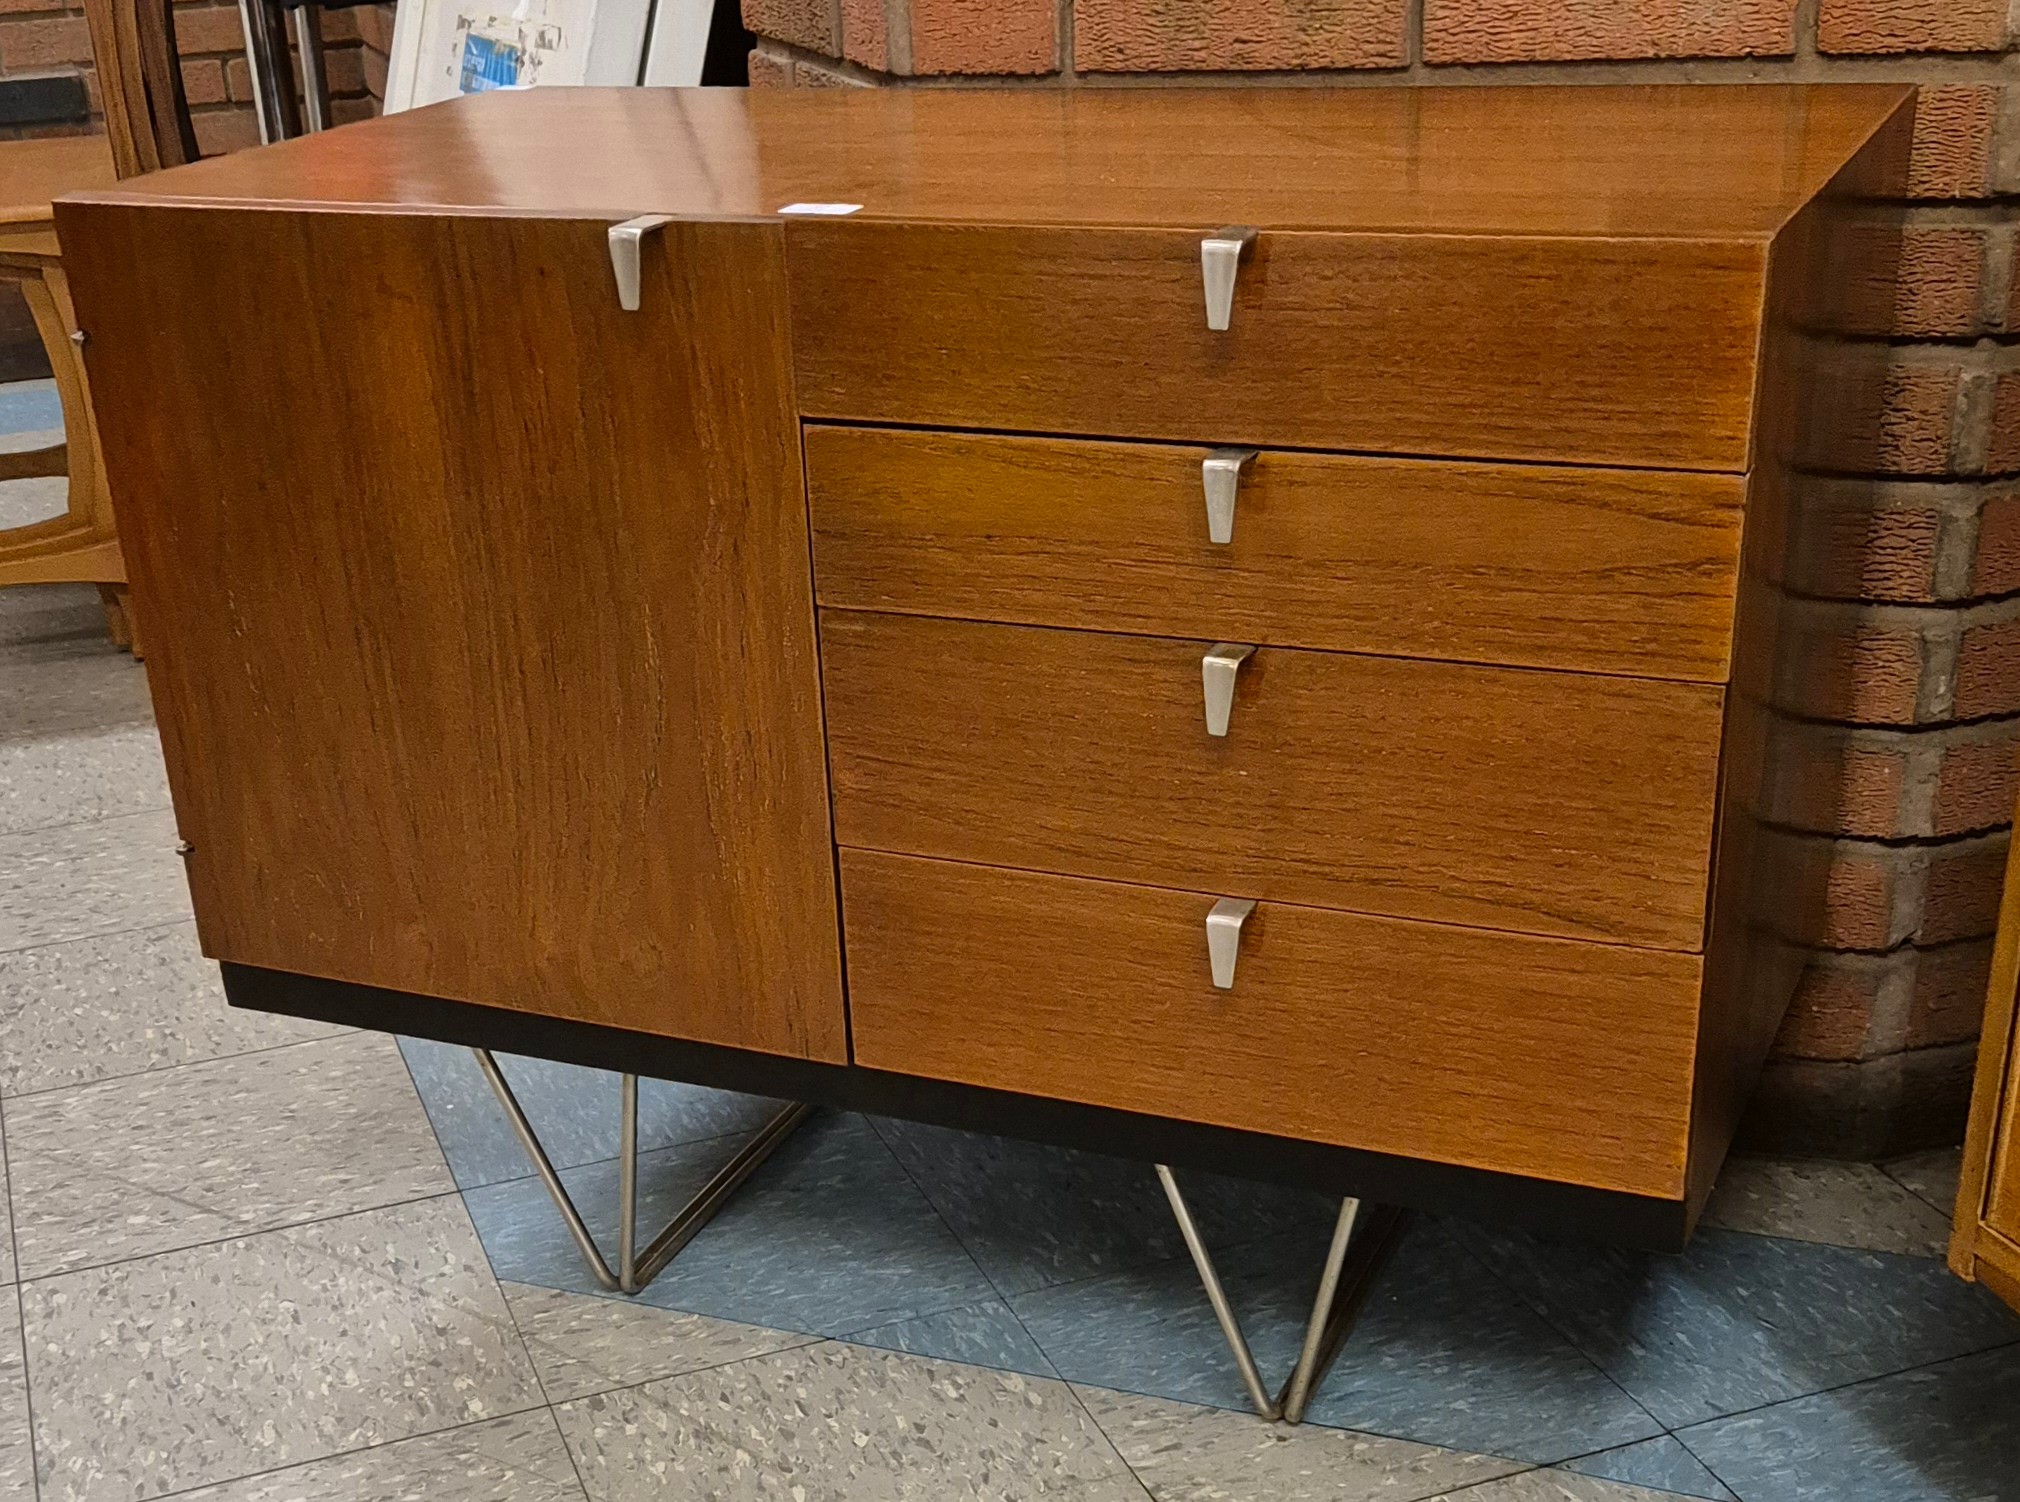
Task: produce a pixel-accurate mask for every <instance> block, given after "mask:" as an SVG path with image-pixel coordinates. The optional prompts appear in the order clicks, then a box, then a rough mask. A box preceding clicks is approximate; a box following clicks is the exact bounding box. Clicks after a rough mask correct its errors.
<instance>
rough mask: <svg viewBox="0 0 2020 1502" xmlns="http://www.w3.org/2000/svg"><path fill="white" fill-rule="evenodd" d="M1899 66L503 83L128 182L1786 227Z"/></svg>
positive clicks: (674, 200) (740, 204)
mask: <svg viewBox="0 0 2020 1502" xmlns="http://www.w3.org/2000/svg"><path fill="white" fill-rule="evenodd" d="M1913 94H1914V90H1913V89H1912V88H1909V87H1906V86H1904V85H1901V84H1863V85H1861V84H1829V85H1823V86H1821V87H1819V86H1817V85H1813V84H1797V85H1786V84H1768V85H1756V86H1724V87H1719V88H1714V89H1708V88H1704V87H1702V86H1699V85H1685V86H1677V85H1654V86H1651V85H1648V84H1635V85H1630V86H1626V87H1617V86H1616V87H1597V88H1595V87H1592V86H1590V85H1579V86H1575V87H1569V88H1564V87H1555V88H1552V87H1537V86H1534V85H1528V84H1524V85H1520V86H1516V87H1509V88H1468V89H1312V88H1279V89H1270V88H1249V87H1240V88H1217V89H1216V88H1192V87H1187V88H1183V89H1128V90H1124V89H930V90H929V89H790V90H788V89H741V88H727V89H630V88H608V89H570V90H569V91H568V92H567V93H565V94H562V93H556V92H554V91H552V90H548V91H545V92H543V91H540V90H527V91H524V92H518V91H506V90H498V91H494V92H491V93H487V94H476V95H466V96H464V97H462V98H459V99H453V100H450V101H448V102H447V103H444V104H439V105H432V106H430V107H429V108H428V109H426V110H410V111H407V112H405V113H402V114H398V115H388V116H382V117H381V118H379V119H376V120H366V121H362V122H360V123H358V124H357V125H356V126H353V127H350V128H347V129H345V130H344V131H343V132H342V133H341V134H338V133H337V132H334V131H333V132H330V133H328V134H327V135H323V134H318V135H315V136H306V137H302V138H300V139H297V140H293V141H284V142H281V143H279V144H278V145H276V146H275V147H274V148H273V149H272V150H269V151H262V152H258V153H254V152H235V153H233V154H232V155H230V156H223V157H214V158H212V159H211V160H209V161H206V162H200V163H197V164H196V165H194V166H191V167H186V168H181V169H178V170H176V171H174V172H171V173H163V174H155V175H150V176H149V177H147V178H146V179H145V181H139V182H133V183H130V184H127V185H126V186H124V187H122V188H120V189H118V190H116V193H117V196H119V197H121V198H123V199H127V200H129V201H133V200H138V201H150V202H153V201H165V200H168V199H175V198H180V199H185V200H201V199H207V200H210V201H214V202H245V201H248V200H252V201H270V200H281V201H293V202H299V203H326V204H350V205H359V206H388V205H408V206H413V207H419V208H425V209H428V210H431V211H435V212H441V211H445V210H446V211H450V212H454V211H456V210H459V209H460V210H468V209H472V208H474V209H477V210H480V211H489V210H493V209H498V208H513V209H522V210H525V211H527V212H531V213H543V214H563V215H570V216H593V215H599V214H605V213H608V214H609V215H610V216H611V217H613V218H623V217H627V216H629V215H631V214H643V213H661V214H679V215H703V216H707V215H728V216H747V215H753V214H771V213H775V212H777V210H778V209H779V207H780V206H781V205H782V204H788V203H793V202H796V201H801V200H806V199H814V200H819V201H826V202H831V203H832V202H837V201H841V202H849V203H859V204H861V205H862V210H861V215H862V217H864V218H892V219H942V220H966V221H975V222H981V223H989V224H1005V223H1009V224H1015V223H1035V224H1056V223H1069V224H1071V223H1078V224H1125V225H1128V224H1134V225H1157V224H1163V225H1172V226H1178V227H1184V228H1191V229H1195V230H1208V229H1212V228H1213V227H1214V226H1216V225H1221V224H1229V223H1236V224H1259V225H1263V226H1266V227H1271V226H1273V227H1276V228H1283V229H1290V228H1297V227H1305V228H1318V229H1341V228H1369V229H1382V230H1422V231H1429V232H1459V233H1467V232H1475V231H1501V232H1506V233H1517V234H1543V235H1702V236H1713V237H1716V236H1722V235H1734V234H1738V235H1758V236H1766V235H1768V234H1771V233H1773V231H1774V229H1775V227H1776V226H1777V225H1779V224H1781V223H1782V222H1783V221H1785V220H1786V219H1787V218H1788V217H1789V215H1790V214H1791V213H1793V212H1794V211H1795V210H1796V209H1797V208H1798V207H1800V206H1801V205H1802V203H1803V202H1804V201H1805V200H1806V199H1808V198H1809V197H1810V196H1811V195H1812V194H1814V193H1815V192H1816V191H1817V189H1818V188H1819V187H1821V186H1822V185H1823V184H1824V183H1825V182H1826V181H1827V180H1828V179H1829V178H1830V176H1831V174H1832V173H1833V172H1835V171H1836V170H1837V169H1838V167H1839V166H1840V165H1842V164H1843V163H1844V161H1845V160H1846V159H1847V158H1848V157H1849V156H1850V155H1851V154H1852V153H1853V152H1854V151H1856V150H1857V149H1858V147H1859V143H1860V142H1861V141H1863V140H1865V139H1866V138H1867V137H1868V136H1870V135H1871V134H1872V132H1873V131H1874V130H1875V129H1876V128H1877V127H1878V126H1879V125H1880V124H1881V122H1882V121H1884V120H1886V119H1887V118H1888V117H1889V116H1891V115H1894V114H1897V113H1906V112H1907V109H1908V103H1907V102H1908V101H1909V100H1910V99H1912V97H1913Z"/></svg>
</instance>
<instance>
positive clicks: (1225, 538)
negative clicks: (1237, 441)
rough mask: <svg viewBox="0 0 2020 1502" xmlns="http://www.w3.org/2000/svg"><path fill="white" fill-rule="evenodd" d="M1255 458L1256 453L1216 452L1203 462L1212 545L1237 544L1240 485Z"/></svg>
mask: <svg viewBox="0 0 2020 1502" xmlns="http://www.w3.org/2000/svg"><path fill="white" fill-rule="evenodd" d="M1253 458H1255V450H1254V449H1215V450H1214V451H1213V452H1212V453H1210V454H1208V455H1207V456H1206V457H1205V458H1204V459H1202V460H1200V462H1199V476H1200V481H1201V483H1202V484H1204V485H1205V487H1206V536H1207V540H1208V541H1209V542H1233V541H1234V496H1235V491H1236V490H1237V489H1238V488H1239V487H1240V485H1241V470H1242V466H1243V465H1244V464H1247V463H1248V462H1249V461H1250V460H1252V459H1253Z"/></svg>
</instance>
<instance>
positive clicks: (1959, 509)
mask: <svg viewBox="0 0 2020 1502" xmlns="http://www.w3.org/2000/svg"><path fill="white" fill-rule="evenodd" d="M2012 13H2013V12H2012V8H2011V7H2009V3H2008V0H744V18H745V22H746V24H747V25H748V26H749V27H750V28H751V30H752V31H753V32H755V33H757V35H758V45H757V49H756V50H755V51H754V52H753V53H752V54H751V76H752V82H753V83H755V84H760V85H781V84H797V85H814V86H835V85H844V84H922V85H930V84H934V83H952V82H974V81H977V80H979V79H984V78H991V77H999V78H1005V79H1010V80H1014V81H1016V82H1019V83H1028V82H1031V81H1034V80H1042V81H1045V82H1049V83H1051V84H1055V85H1058V86H1063V87H1074V86H1089V85H1098V84H1101V83H1104V82H1108V83H1113V82H1118V81H1130V80H1125V79H1122V78H1120V77H1119V76H1120V75H1131V74H1155V75H1162V76H1164V77H1165V78H1166V79H1167V80H1168V81H1171V82H1178V83H1194V82H1199V81H1201V80H1202V79H1203V78H1214V79H1216V80H1217V81H1222V82H1242V81H1267V80H1271V79H1282V78H1286V77H1291V78H1293V79H1294V81H1299V82H1310V81H1323V82H1326V83H1329V84H1334V85H1339V86H1348V87H1354V86H1367V85H1375V86H1390V87H1396V86H1406V87H1408V86H1426V85H1441V84H1448V85H1465V84H1478V83H1542V82H1549V83H1559V82H1571V83H1579V82H1633V81H1704V82H1719V81H1734V80H1742V79H1904V80H1909V81H1913V82H1917V83H1920V84H1922V85H1923V86H1924V92H1923V95H1922V102H1921V105H1920V111H1919V115H1918V125H1917V132H1916V140H1915V155H1914V170H1913V183H1912V186H1911V189H1910V196H1909V198H1908V199H1907V200H1906V201H1904V202H1903V203H1902V204H1901V205H1900V207H1899V213H1900V215H1901V217H1902V219H1903V221H1904V226H1905V235H1906V244H1907V257H1906V259H1907V272H1908V274H1907V278H1906V282H1905V285H1904V286H1903V287H1902V288H1901V290H1900V293H1899V295H1898V296H1896V297H1895V298H1894V299H1893V300H1892V302H1891V304H1890V305H1876V306H1873V307H1871V308H1870V309H1868V310H1867V312H1866V319H1865V323H1866V333H1867V334H1868V335H1869V337H1870V338H1871V339H1872V340H1873V341H1874V345H1875V349H1876V351H1877V352H1878V353H1879V356H1880V357H1881V358H1883V359H1885V360H1886V361H1887V362H1888V371H1887V390H1888V395H1889V400H1888V403H1887V408H1886V411H1885V413H1884V415H1883V417H1882V419H1881V420H1880V421H1879V422H1878V423H1876V424H1875V426H1874V428H1873V431H1872V432H1871V434H1870V441H1869V443H1868V445H1867V447H1866V452H1865V453H1864V454H1863V455H1861V456H1859V463H1858V468H1859V469H1861V470H1863V471H1864V473H1863V474H1858V475H1852V476H1846V477H1843V478H1838V479H1832V480H1828V481H1819V482H1817V483H1816V484H1815V485H1814V486H1813V488H1812V490H1811V493H1810V494H1809V495H1808V497H1807V500H1806V508H1805V510H1806V514H1805V518H1804V522H1803V524H1802V526H1801V527H1800V528H1799V530H1798V534H1797V536H1796V538H1795V540H1794V544H1793V552H1792V556H1791V557H1790V559H1789V562H1788V573H1787V583H1788V586H1789V587H1790V588H1792V589H1793V590H1795V591H1796V592H1797V593H1798V594H1799V595H1801V596H1803V597H1804V599H1803V601H1802V603H1801V604H1800V606H1799V609H1800V610H1801V611H1802V613H1803V615H1804V617H1805V624H1806V627H1807V630H1808V632H1809V635H1810V654H1809V667H1808V670H1807V671H1806V672H1804V673H1803V674H1801V675H1800V676H1799V678H1798V679H1797V680H1796V681H1794V682H1791V683H1786V684H1783V685H1782V686H1781V693H1780V694H1779V695H1778V697H1779V698H1780V699H1781V700H1782V702H1783V703H1784V705H1785V706H1786V708H1787V709H1788V711H1789V713H1790V716H1791V718H1790V721H1789V723H1788V725H1787V726H1786V727H1785V733H1787V734H1789V735H1790V736H1792V737H1794V738H1795V739H1796V741H1797V743H1798V744H1800V745H1801V746H1803V747H1805V748H1806V753H1805V759H1806V763H1807V764H1806V766H1803V767H1801V768H1799V769H1797V770H1795V771H1793V772H1792V773H1791V775H1790V776H1789V777H1788V778H1787V779H1785V784H1784V785H1783V786H1782V787H1780V788H1779V789H1778V790H1777V795H1776V796H1777V816H1778V818H1779V819H1780V820H1781V822H1782V823H1783V824H1784V825H1785V827H1786V828H1787V830H1788V831H1789V836H1788V837H1789V839H1790V840H1791V841H1792V842H1795V844H1796V845H1797V846H1798V847H1799V848H1798V851H1797V852H1796V853H1797V855H1798V857H1799V858H1801V859H1805V860H1810V861H1818V862H1823V863H1826V864H1827V865H1828V867H1829V871H1830V903H1829V908H1828V912H1827V914H1826V916H1825V918H1824V920H1823V922H1822V923H1821V924H1820V925H1819V927H1818V930H1817V931H1816V932H1815V933H1813V934H1811V935H1810V936H1809V940H1810V961H1809V967H1808V973H1807V978H1806V981H1805V983H1804V986H1803V989H1802V992H1801V995H1800V997H1799V998H1798V1000H1797V1003H1796V1005H1795V1007H1794V1009H1793V1010H1792V1012H1791V1015H1790V1017H1789V1020H1788V1024H1787V1026H1786V1027H1785V1029H1784V1030H1783V1034H1782V1038H1781V1041H1780V1044H1779V1048H1778V1057H1777V1059H1776V1061H1775V1062H1774V1063H1773V1064H1772V1065H1771V1066H1770V1069H1769V1074H1768V1077H1767V1079H1766V1080H1765V1081H1764V1082H1763V1086H1762V1095H1761V1100H1760V1104H1759V1107H1758V1108H1757V1110H1756V1112H1755V1117H1754V1120H1753V1122H1752V1123H1751V1126H1750V1131H1751V1133H1752V1134H1753V1136H1754V1137H1755V1139H1756V1140H1757V1141H1759V1140H1766V1141H1774V1142H1779V1143H1781V1144H1783V1145H1790V1146H1795V1147H1800V1148H1812V1149H1819V1150H1826V1151H1837V1152H1841V1153H1845V1154H1847V1155H1861V1154H1878V1153H1880V1152H1882V1151H1886V1150H1890V1149H1894V1148H1899V1147H1906V1146H1912V1145H1919V1144H1921V1143H1923V1142H1928V1141H1940V1140H1942V1139H1943V1138H1945V1137H1946V1136H1951V1135H1952V1134H1954V1133H1955V1132H1956V1131H1957V1130H1958V1128H1959V1124H1960V1122H1961V1111H1962V1104H1963V1100H1964V1097H1965V1092H1966V1089H1967V1086H1968V1070H1969V1065H1970V1060H1971V1055H1972V1052H1973V1042H1974V1040H1975V1038H1976V1036H1977V1031H1978V1018H1979V1012H1980V1009H1981V1007H1982V1004H1983V995H1984V986H1985V980H1986V966H1987V960H1988V955H1989V951H1990V942H1989V935H1990V934H1991V932H1992V927H1993V918H1994V913H1995V911H1996V908H1997V896H1998V882H1999V873H2000V865H2001V862H2002V860H2003V858H2004V851H2005V845H2006V829H2007V825H2008V821H2009V819H2010V816H2011V810H2012V807H2013V800H2014V795H2015V791H2016V775H2015V774H2016V744H2020V276H2016V274H2015V237H2016V216H2015V213H2014V207H2013V205H2014V203H2015V200H2016V195H2020V75H2016V74H2015V73H2014V72H2013V68H2014V65H2015V63H2016V61H2020V58H2016V56H2015V53H2016V51H2020V48H2016V46H2015V36H2014V32H2013V25H2014V22H2013V20H2012ZM2009 79H2013V80H2014V83H2013V84H2012V85H2011V86H2009V85H2008V82H2007V80H2009ZM1134 81H1141V80H1140V79H1138V80H1134Z"/></svg>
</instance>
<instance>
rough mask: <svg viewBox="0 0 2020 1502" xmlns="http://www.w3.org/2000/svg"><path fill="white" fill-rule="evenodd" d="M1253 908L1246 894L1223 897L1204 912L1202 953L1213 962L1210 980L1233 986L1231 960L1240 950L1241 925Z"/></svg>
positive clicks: (1218, 984)
mask: <svg viewBox="0 0 2020 1502" xmlns="http://www.w3.org/2000/svg"><path fill="white" fill-rule="evenodd" d="M1254 911H1255V901H1254V899H1253V898H1249V897H1223V898H1221V899H1220V901H1218V902H1216V903H1215V904H1214V905H1213V911H1212V912H1210V913H1208V914H1207V915H1206V955H1207V958H1208V959H1209V960H1211V961H1212V962H1213V983H1214V984H1215V985H1216V986H1218V987H1220V989H1221V990H1223V991H1232V990H1233V989H1234V962H1235V959H1236V958H1237V957H1238V956H1239V955H1240V953H1241V925H1242V921H1243V920H1244V919H1246V918H1247V917H1248V915H1249V914H1250V913H1252V912H1254Z"/></svg>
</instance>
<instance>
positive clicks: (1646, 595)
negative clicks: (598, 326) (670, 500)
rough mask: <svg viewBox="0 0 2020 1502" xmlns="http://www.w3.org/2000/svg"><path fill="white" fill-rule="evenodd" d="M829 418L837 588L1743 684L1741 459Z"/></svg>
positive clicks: (829, 511)
mask: <svg viewBox="0 0 2020 1502" xmlns="http://www.w3.org/2000/svg"><path fill="white" fill-rule="evenodd" d="M1209 452H1210V451H1209V450H1207V449H1205V448H1193V447H1186V448H1179V447H1172V446H1168V445H1164V444H1146V443H1104V442H1091V441H1084V440H1082V441H1075V440H1071V439H1053V438H1005V437H997V436H989V435H983V434H970V433H926V432H901V431H893V430H891V429H886V428H839V427H820V426H813V427H809V428H808V429H807V430H806V458H807V492H808V500H809V503H810V505H811V507H812V510H813V521H814V586H815V591H816V594H817V596H818V598H819V599H820V601H821V603H822V604H824V605H839V606H845V607H849V608H852V609H859V610H894V611H901V612H905V613H908V614H917V615H938V616H957V617H963V618H971V619H977V620H990V621H1014V622H1023V623H1027V624H1032V625H1045V626H1071V627H1075V628H1078V629H1081V630H1091V631H1126V632H1142V633H1146V634H1151V635H1159V636H1196V635H1199V634H1201V633H1206V632H1212V633H1215V634H1219V635H1224V636H1235V637H1240V638H1241V639H1242V640H1243V641H1247V642H1268V643H1273V644H1278V645H1283V646H1301V647H1326V648H1333V649H1337V650H1341V651H1364V652H1381V653H1386V654H1390V655H1394V656H1401V657H1444V658H1454V659H1458V660H1461V661H1468V662H1496V663H1511V664H1519V665H1525V666H1533V667H1562V668H1576V669H1581V670H1584V671H1588V672H1602V673H1633V674H1640V675H1644V676H1647V677H1658V678H1670V677H1674V678H1691V679H1698V680H1702V681H1707V682H1721V681H1723V679H1724V677H1725V673H1726V666H1727V662H1728V660H1729V647H1730V644H1731V636H1732V620H1733V589H1734V580H1735V577H1736V574H1737V571H1738V564H1739V536H1740V518H1741V512H1742V502H1743V499H1744V482H1743V481H1742V480H1741V479H1739V478H1738V477H1737V476H1732V475H1701V474H1684V473H1678V472H1674V471H1671V472H1651V471H1637V470H1591V469H1559V468H1551V467H1545V466H1538V465H1486V464H1449V463H1436V462H1426V461H1422V460H1397V459H1369V458H1352V457H1347V456H1344V455H1337V454H1305V453H1295V452H1284V451H1281V450H1271V451H1265V452H1263V453H1260V454H1257V455H1256V456H1255V457H1254V458H1253V459H1251V460H1249V461H1248V462H1246V463H1245V464H1243V465H1242V467H1241V469H1240V470H1239V472H1238V475H1237V478H1236V483H1235V503H1234V517H1233V532H1232V536H1231V538H1230V540H1229V541H1227V542H1225V543H1220V544H1216V543H1215V542H1213V541H1212V540H1211V539H1210V537H1209V534H1208V530H1207V512H1206V495H1205V489H1204V482H1203V475H1202V469H1201V466H1202V462H1203V461H1204V460H1205V459H1206V458H1207V456H1208V454H1209Z"/></svg>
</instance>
